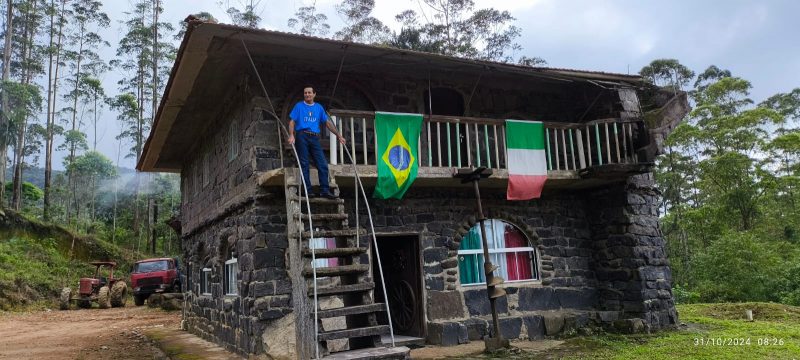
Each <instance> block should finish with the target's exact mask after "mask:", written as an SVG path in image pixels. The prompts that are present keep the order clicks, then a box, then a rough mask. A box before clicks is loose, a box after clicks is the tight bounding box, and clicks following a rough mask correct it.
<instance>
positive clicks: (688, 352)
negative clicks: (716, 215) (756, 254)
mask: <svg viewBox="0 0 800 360" xmlns="http://www.w3.org/2000/svg"><path fill="white" fill-rule="evenodd" d="M747 309H750V310H753V314H754V318H755V321H753V322H748V321H746V320H745V315H744V314H745V310H747ZM678 312H679V314H680V319H681V322H683V323H685V324H686V326H682V327H681V328H680V329H677V330H669V331H662V332H658V333H655V334H644V335H618V334H602V335H597V336H588V337H579V338H574V339H570V340H568V341H567V342H566V343H565V344H564V345H563V346H562V347H561V348H559V349H558V350H557V352H558V354H559V355H560V356H558V357H557V358H563V359H588V358H591V359H735V360H742V359H800V308H798V307H794V306H787V305H781V304H772V303H738V304H692V305H679V306H678Z"/></svg>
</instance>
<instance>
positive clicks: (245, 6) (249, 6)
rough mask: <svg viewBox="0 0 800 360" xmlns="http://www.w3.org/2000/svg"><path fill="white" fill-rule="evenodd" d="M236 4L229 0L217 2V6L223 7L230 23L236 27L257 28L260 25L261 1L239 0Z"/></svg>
mask: <svg viewBox="0 0 800 360" xmlns="http://www.w3.org/2000/svg"><path fill="white" fill-rule="evenodd" d="M237 3H238V7H237V6H236V5H237V4H232V3H231V1H230V0H224V1H222V0H220V1H217V5H218V6H220V7H223V8H224V10H225V13H227V14H228V17H230V19H231V23H232V24H234V25H237V26H244V27H249V28H254V29H256V28H258V25H259V24H260V23H261V16H260V14H261V11H263V8H261V0H239V1H237ZM211 18H213V17H211Z"/></svg>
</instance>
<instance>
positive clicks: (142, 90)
mask: <svg viewBox="0 0 800 360" xmlns="http://www.w3.org/2000/svg"><path fill="white" fill-rule="evenodd" d="M162 11H163V8H162V7H161V6H160V2H159V1H157V0H152V1H151V0H138V1H136V2H134V3H133V9H132V10H131V11H128V12H126V13H125V14H126V16H127V19H126V20H125V21H124V25H125V27H126V28H127V32H126V33H125V35H124V36H123V38H122V39H121V40H120V42H119V46H118V47H117V58H116V59H114V60H113V61H112V62H111V65H112V66H115V67H118V68H120V69H122V70H123V71H124V73H125V77H124V78H123V79H122V80H120V81H119V82H118V85H119V90H120V92H122V93H131V94H133V95H134V97H135V99H136V109H137V111H138V113H137V116H136V131H135V132H134V133H130V132H126V133H125V134H126V136H128V137H129V138H128V139H129V140H130V141H131V142H132V143H133V144H134V146H133V147H132V151H131V152H130V153H129V154H128V155H127V157H131V158H134V159H136V161H137V162H138V160H139V157H140V156H141V151H142V147H143V145H144V138H145V134H146V133H147V132H149V130H150V126H151V124H152V122H153V120H154V118H155V114H156V111H157V107H158V102H159V99H160V93H161V91H162V90H163V87H164V82H163V81H161V80H162V79H164V78H166V77H167V75H168V73H169V66H170V65H171V61H172V60H173V59H174V58H175V47H174V45H172V43H171V42H169V41H168V39H170V38H172V34H171V33H172V32H173V31H174V28H173V26H172V25H171V24H168V23H165V22H161V21H160V20H159V15H158V14H160V13H161V12H162ZM147 110H149V113H146V112H145V111H147Z"/></svg>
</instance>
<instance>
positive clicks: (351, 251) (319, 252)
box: [303, 247, 367, 259]
mask: <svg viewBox="0 0 800 360" xmlns="http://www.w3.org/2000/svg"><path fill="white" fill-rule="evenodd" d="M366 252H367V248H365V247H346V248H333V249H314V257H316V258H317V259H325V258H336V257H344V256H353V255H359V254H364V253H366ZM311 255H312V254H311V249H305V250H303V256H305V257H311Z"/></svg>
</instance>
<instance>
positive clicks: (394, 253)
mask: <svg viewBox="0 0 800 360" xmlns="http://www.w3.org/2000/svg"><path fill="white" fill-rule="evenodd" d="M377 240H378V246H379V250H380V259H381V265H382V266H383V276H384V280H385V281H386V292H387V293H389V309H390V310H391V311H392V320H393V321H392V326H393V328H394V333H395V335H407V336H415V337H423V336H424V335H425V334H424V331H423V328H424V327H423V323H424V321H423V306H424V299H422V276H421V275H420V267H421V263H420V252H419V236H418V235H400V236H394V235H388V236H386V235H385V236H378V237H377ZM372 257H373V259H377V257H376V256H375V249H373V251H372ZM372 270H373V272H372V273H373V276H374V277H375V301H376V302H381V303H382V302H385V300H384V299H385V298H386V297H385V296H384V294H383V289H382V288H381V286H380V273H379V272H378V262H377V261H375V260H373V261H372ZM378 322H379V323H380V324H388V323H389V322H388V319H387V317H386V313H382V315H381V316H379V317H378Z"/></svg>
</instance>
